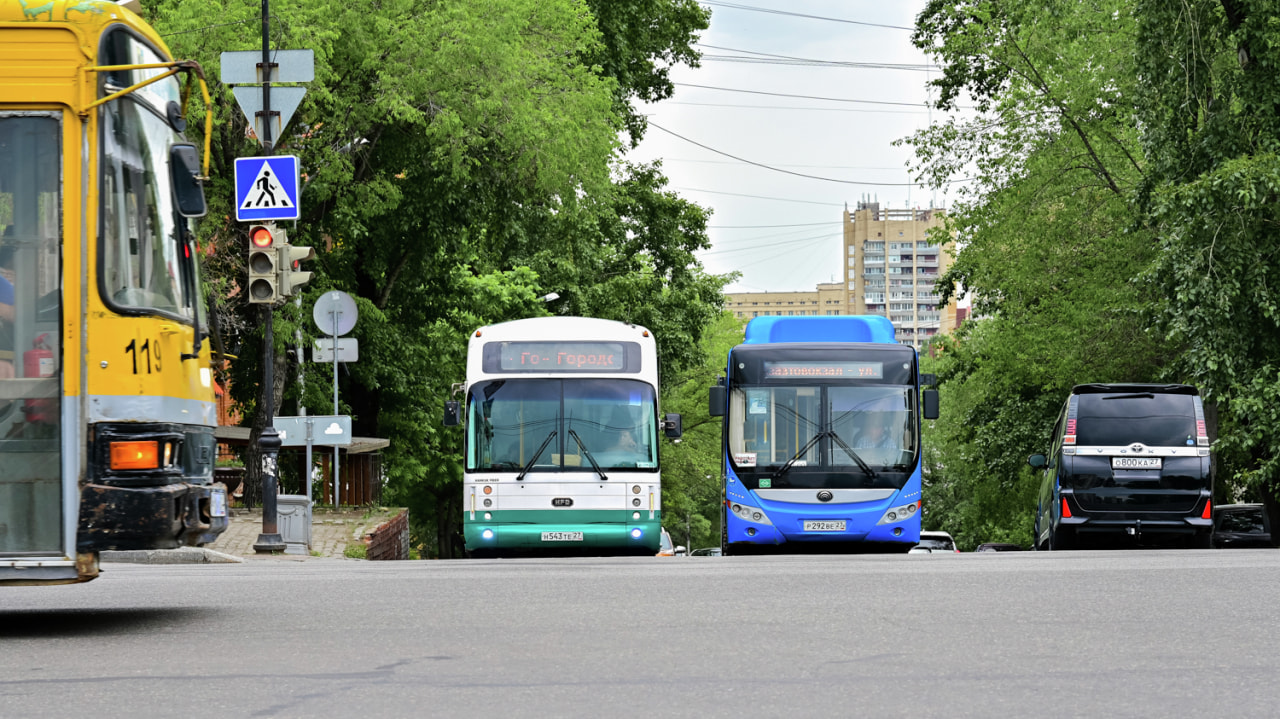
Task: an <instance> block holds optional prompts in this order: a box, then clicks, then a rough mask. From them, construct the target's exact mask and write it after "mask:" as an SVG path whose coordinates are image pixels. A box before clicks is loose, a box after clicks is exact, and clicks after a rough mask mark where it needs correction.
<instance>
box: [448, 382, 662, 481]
mask: <svg viewBox="0 0 1280 719" xmlns="http://www.w3.org/2000/svg"><path fill="white" fill-rule="evenodd" d="M467 406H468V412H469V414H470V416H469V419H468V422H467V428H468V437H467V469H468V470H499V471H514V472H520V471H521V470H522V469H523V468H524V467H526V466H529V467H530V471H532V472H539V471H542V472H546V471H553V472H554V471H566V472H583V471H586V472H591V471H593V463H592V461H591V460H593V459H594V460H595V464H596V465H598V466H599V467H600V468H601V469H603V470H610V469H615V470H616V469H630V470H636V469H640V470H653V471H656V470H657V467H658V450H657V403H656V399H655V393H654V390H653V387H652V386H651V385H649V384H647V383H645V382H640V381H637V380H623V379H500V380H490V381H486V382H478V383H476V384H475V385H473V386H472V387H471V388H470V391H469V392H468V398H467ZM553 432H554V433H555V434H554V436H552V433H553ZM548 437H550V438H551V439H550V441H548ZM544 443H545V444H544ZM539 447H541V448H542V451H541V452H538V449H539Z"/></svg>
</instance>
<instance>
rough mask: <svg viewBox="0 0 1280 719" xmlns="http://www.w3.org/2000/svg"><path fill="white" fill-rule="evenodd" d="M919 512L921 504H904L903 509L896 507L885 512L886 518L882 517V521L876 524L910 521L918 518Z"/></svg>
mask: <svg viewBox="0 0 1280 719" xmlns="http://www.w3.org/2000/svg"><path fill="white" fill-rule="evenodd" d="M919 510H920V503H919V502H912V503H911V504H904V505H903V506H901V507H894V508H893V509H890V510H889V511H887V512H885V513H884V516H883V517H881V518H880V521H879V522H876V524H893V523H894V522H901V521H902V520H904V519H910V518H912V517H914V516H916V512H917V511H919Z"/></svg>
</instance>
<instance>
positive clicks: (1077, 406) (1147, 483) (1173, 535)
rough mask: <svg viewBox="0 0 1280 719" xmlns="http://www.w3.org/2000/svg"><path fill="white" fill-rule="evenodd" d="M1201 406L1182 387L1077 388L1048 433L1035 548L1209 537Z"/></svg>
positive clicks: (1205, 541)
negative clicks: (1087, 542)
mask: <svg viewBox="0 0 1280 719" xmlns="http://www.w3.org/2000/svg"><path fill="white" fill-rule="evenodd" d="M1209 460H1210V457H1209V437H1208V434H1207V433H1206V431H1205V422H1204V405H1203V404H1202V403H1201V401H1200V394H1199V392H1197V391H1196V388H1195V387H1190V386H1188V385H1180V384H1170V385H1153V384H1083V385H1076V386H1075V387H1074V388H1073V389H1072V390H1071V395H1070V396H1069V397H1067V401H1066V404H1065V405H1064V406H1063V408H1062V412H1061V413H1060V414H1059V416H1058V422H1057V424H1056V425H1054V428H1053V440H1052V445H1051V447H1050V450H1049V453H1048V456H1046V455H1043V454H1033V455H1031V457H1030V458H1029V459H1028V462H1029V463H1030V464H1031V466H1032V467H1036V468H1038V469H1043V471H1044V480H1043V481H1042V482H1041V485H1040V494H1039V498H1038V504H1037V507H1036V521H1035V548H1036V549H1071V548H1074V547H1076V546H1078V545H1079V544H1080V543H1081V540H1082V539H1093V540H1102V541H1105V540H1111V543H1116V541H1117V540H1120V539H1122V538H1125V537H1126V536H1127V537H1128V538H1129V539H1128V542H1129V543H1134V542H1150V541H1160V540H1178V541H1181V542H1183V543H1184V544H1186V545H1188V546H1192V547H1199V548H1205V549H1207V548H1209V547H1210V546H1212V541H1213V508H1212V505H1211V502H1210V498H1211V497H1212V495H1213V476H1212V471H1211V467H1212V463H1211V462H1210V461H1209Z"/></svg>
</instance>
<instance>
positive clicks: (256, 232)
mask: <svg viewBox="0 0 1280 719" xmlns="http://www.w3.org/2000/svg"><path fill="white" fill-rule="evenodd" d="M249 242H250V243H251V244H252V245H253V246H254V247H261V248H263V249H266V248H268V247H271V228H269V227H262V226H258V227H255V228H253V229H252V230H250V231H249Z"/></svg>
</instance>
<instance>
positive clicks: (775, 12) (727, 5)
mask: <svg viewBox="0 0 1280 719" xmlns="http://www.w3.org/2000/svg"><path fill="white" fill-rule="evenodd" d="M700 3H701V4H702V5H709V6H711V7H723V8H730V9H733V10H750V11H751V12H763V13H769V14H770V15H790V16H791V17H803V18H809V19H810V20H826V21H828V22H842V23H847V24H849V25H865V26H867V27H883V28H889V29H890V30H915V28H914V27H903V26H902V25H882V24H880V23H876V22H865V21H862V20H846V19H844V18H838V17H823V16H821V15H805V14H804V13H798V12H787V11H786V10H773V9H771V8H764V7H755V6H752V5H739V4H737V3H729V2H712V0H700Z"/></svg>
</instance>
